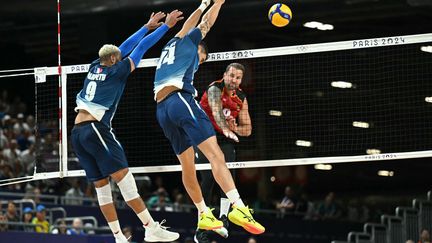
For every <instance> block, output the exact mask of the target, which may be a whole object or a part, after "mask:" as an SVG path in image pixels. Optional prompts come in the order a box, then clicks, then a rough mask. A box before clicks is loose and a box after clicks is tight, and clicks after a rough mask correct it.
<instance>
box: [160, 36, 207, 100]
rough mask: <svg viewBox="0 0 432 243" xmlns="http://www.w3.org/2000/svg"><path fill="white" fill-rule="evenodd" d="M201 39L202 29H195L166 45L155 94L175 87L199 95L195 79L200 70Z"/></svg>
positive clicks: (161, 59)
mask: <svg viewBox="0 0 432 243" xmlns="http://www.w3.org/2000/svg"><path fill="white" fill-rule="evenodd" d="M201 39H202V36H201V31H200V29H198V28H194V29H193V30H191V31H190V32H189V33H188V34H187V35H186V36H185V37H183V38H178V37H175V38H173V39H171V40H170V41H169V42H168V43H167V44H166V45H165V47H164V48H163V50H162V54H161V56H160V58H159V62H158V65H157V67H156V75H155V81H154V89H153V91H154V93H155V94H157V93H158V92H159V91H160V90H161V89H163V88H164V87H166V86H175V87H177V88H179V89H182V90H184V91H186V92H188V93H191V94H192V95H193V96H197V95H198V92H197V91H196V89H195V88H194V86H193V78H194V74H195V72H196V71H197V70H198V64H199V56H198V45H199V43H200V41H201Z"/></svg>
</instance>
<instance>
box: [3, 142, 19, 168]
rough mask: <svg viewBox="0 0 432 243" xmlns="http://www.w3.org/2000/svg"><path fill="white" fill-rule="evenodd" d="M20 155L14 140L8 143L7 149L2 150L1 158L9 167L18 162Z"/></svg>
mask: <svg viewBox="0 0 432 243" xmlns="http://www.w3.org/2000/svg"><path fill="white" fill-rule="evenodd" d="M20 154H21V151H19V149H18V143H17V141H16V140H15V139H12V140H11V141H10V143H9V146H8V148H6V149H3V157H4V159H5V161H6V163H8V164H10V165H12V164H14V163H15V162H16V161H17V160H18V158H19V156H20Z"/></svg>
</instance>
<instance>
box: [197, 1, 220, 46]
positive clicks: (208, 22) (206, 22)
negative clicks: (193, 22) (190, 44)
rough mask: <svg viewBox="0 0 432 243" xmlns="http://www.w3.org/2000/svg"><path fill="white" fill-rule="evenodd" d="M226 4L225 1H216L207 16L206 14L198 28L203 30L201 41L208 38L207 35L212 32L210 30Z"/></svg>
mask: <svg viewBox="0 0 432 243" xmlns="http://www.w3.org/2000/svg"><path fill="white" fill-rule="evenodd" d="M224 3H225V0H215V1H214V4H213V6H212V7H211V8H210V9H209V11H208V12H207V13H206V14H204V16H203V18H202V20H201V23H200V24H199V25H198V28H199V29H200V30H201V35H202V38H201V39H204V38H205V37H206V35H207V33H208V32H209V31H210V28H211V27H212V26H213V25H214V23H215V22H216V19H217V17H218V16H219V11H220V9H221V7H222V5H223V4H224Z"/></svg>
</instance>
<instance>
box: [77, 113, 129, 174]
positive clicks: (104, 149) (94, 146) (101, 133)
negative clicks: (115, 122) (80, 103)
mask: <svg viewBox="0 0 432 243" xmlns="http://www.w3.org/2000/svg"><path fill="white" fill-rule="evenodd" d="M71 142H72V146H73V149H74V151H75V154H76V156H77V157H78V159H79V161H80V164H81V167H82V168H83V169H84V170H85V172H86V175H87V178H88V179H89V180H90V181H93V182H94V181H98V180H101V179H104V178H107V177H109V176H110V175H111V174H113V173H114V172H117V171H119V170H121V169H124V168H127V167H128V162H127V160H126V155H125V152H124V150H123V147H122V146H121V145H120V143H119V142H118V141H117V139H116V137H115V135H114V133H113V132H112V128H109V127H107V126H105V125H103V124H102V123H100V122H96V121H94V122H83V123H80V124H77V125H75V126H74V128H73V129H72V134H71Z"/></svg>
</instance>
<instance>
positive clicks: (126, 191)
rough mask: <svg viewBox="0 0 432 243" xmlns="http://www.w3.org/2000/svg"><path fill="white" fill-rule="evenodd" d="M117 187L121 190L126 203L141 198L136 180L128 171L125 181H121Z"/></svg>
mask: <svg viewBox="0 0 432 243" xmlns="http://www.w3.org/2000/svg"><path fill="white" fill-rule="evenodd" d="M117 185H118V187H119V188H120V192H121V194H122V196H123V199H124V200H125V201H126V202H129V201H131V200H133V199H136V198H139V197H140V195H139V194H138V189H137V186H136V183H135V179H134V177H133V175H132V173H131V172H130V171H128V173H127V174H126V175H125V177H123V179H122V180H121V181H119V182H118V183H117Z"/></svg>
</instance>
